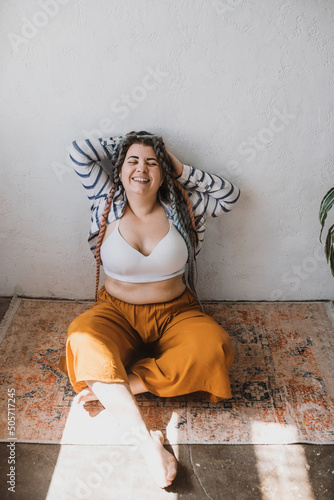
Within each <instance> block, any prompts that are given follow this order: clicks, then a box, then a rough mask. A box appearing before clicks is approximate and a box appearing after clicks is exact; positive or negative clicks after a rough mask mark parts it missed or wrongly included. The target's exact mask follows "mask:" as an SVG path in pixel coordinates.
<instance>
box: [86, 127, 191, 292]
mask: <svg viewBox="0 0 334 500" xmlns="http://www.w3.org/2000/svg"><path fill="white" fill-rule="evenodd" d="M132 144H143V145H144V146H151V147H153V149H154V152H155V154H156V157H157V159H158V162H159V165H160V166H161V168H162V171H163V182H162V185H161V187H160V194H161V197H162V198H163V199H165V200H166V201H169V202H170V203H171V215H172V218H173V222H174V224H175V226H176V227H177V229H178V230H179V232H180V233H181V235H182V236H183V239H184V241H185V243H186V245H187V249H188V261H187V266H186V273H185V280H186V284H187V286H188V287H189V288H190V289H191V291H192V292H193V293H194V295H195V297H196V298H197V299H198V297H197V292H196V279H197V269H196V246H197V232H196V228H195V220H194V214H193V211H192V207H191V203H190V200H189V197H188V195H187V193H186V191H185V189H184V188H183V187H182V186H181V184H180V183H179V182H177V180H176V179H175V178H174V177H173V165H172V162H171V159H170V157H169V155H168V153H167V151H166V148H165V145H164V142H163V140H162V138H161V137H159V136H156V135H153V134H149V133H148V132H145V131H142V132H130V133H129V134H127V135H126V136H125V137H124V139H122V140H121V141H120V143H119V144H118V145H117V147H116V148H115V150H114V153H113V156H112V160H111V171H110V173H109V175H110V177H111V181H112V187H111V190H110V193H109V196H108V200H107V203H106V206H105V209H104V212H103V215H102V220H101V223H100V230H99V234H98V239H97V243H96V286H95V300H96V298H97V292H98V288H99V281H100V266H101V254H100V249H101V243H102V240H103V237H104V234H105V231H106V228H107V220H108V214H109V212H110V209H111V204H112V200H113V197H114V194H115V193H116V192H117V190H118V189H119V188H120V186H121V181H120V176H119V174H120V171H121V168H122V165H123V163H124V160H125V157H126V154H127V151H128V149H129V147H130V146H131V145H132Z"/></svg>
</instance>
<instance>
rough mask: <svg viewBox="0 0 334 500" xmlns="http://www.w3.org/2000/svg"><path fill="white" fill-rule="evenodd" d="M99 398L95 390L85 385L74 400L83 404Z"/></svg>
mask: <svg viewBox="0 0 334 500" xmlns="http://www.w3.org/2000/svg"><path fill="white" fill-rule="evenodd" d="M97 400H98V398H97V397H96V396H95V394H94V392H93V391H92V389H90V388H89V387H85V388H84V389H83V390H82V391H81V392H79V394H77V395H76V396H75V398H74V401H75V402H76V404H78V405H79V404H81V403H82V404H85V403H88V401H97Z"/></svg>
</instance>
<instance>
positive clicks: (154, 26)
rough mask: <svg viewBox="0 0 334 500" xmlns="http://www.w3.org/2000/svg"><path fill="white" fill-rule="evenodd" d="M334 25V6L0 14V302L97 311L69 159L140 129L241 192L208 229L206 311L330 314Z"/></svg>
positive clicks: (44, 6)
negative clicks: (247, 308) (268, 305)
mask: <svg viewBox="0 0 334 500" xmlns="http://www.w3.org/2000/svg"><path fill="white" fill-rule="evenodd" d="M333 17H334V4H333V2H332V1H331V0H294V1H293V2H292V1H290V0H256V1H255V0H253V1H251V0H224V1H223V0H217V1H215V0H211V1H209V0H207V1H204V0H182V2H180V1H178V0H136V1H134V0H94V1H93V0H81V1H80V0H41V1H35V0H15V1H14V0H7V1H3V2H1V4H0V19H1V21H0V23H1V44H0V47H1V58H0V60H1V63H0V64H1V70H2V78H1V91H0V98H1V143H2V147H1V188H0V189H1V204H0V209H1V233H0V245H1V261H0V262H1V275H0V283H1V289H0V294H2V295H10V294H13V293H17V294H20V295H26V296H35V297H59V298H60V297H64V298H76V299H88V298H92V297H93V292H94V272H95V266H94V259H93V257H92V256H91V254H90V251H89V248H88V244H87V241H86V238H87V233H88V229H89V217H90V216H89V203H88V201H87V199H86V196H85V193H84V191H83V189H82V187H81V185H80V182H79V180H78V179H77V178H76V176H75V174H74V173H72V172H71V171H70V169H69V168H68V166H67V148H68V145H69V144H70V142H71V141H72V140H73V139H77V138H84V137H85V136H88V135H90V136H100V135H106V136H110V135H114V134H124V133H126V132H128V131H130V130H140V129H146V130H149V131H152V132H155V133H159V134H162V135H163V136H164V138H165V140H166V143H167V145H168V147H169V148H170V150H171V151H172V152H173V153H174V154H175V155H176V156H178V157H179V158H180V160H181V161H183V162H184V163H188V164H193V165H194V166H197V167H200V168H203V169H206V170H208V171H211V172H215V173H218V174H222V175H225V176H226V177H228V178H230V179H231V180H232V181H234V182H235V183H237V184H238V185H239V186H240V188H241V189H242V198H241V200H240V202H239V203H238V205H237V206H236V207H235V208H234V210H233V211H232V212H231V213H230V214H228V215H226V216H222V217H221V218H220V219H214V220H211V221H210V222H209V223H208V230H207V236H206V242H205V244H204V248H203V250H202V252H201V254H200V258H199V270H200V285H199V292H200V296H201V297H202V298H203V299H219V300H306V299H312V300H313V299H333V295H334V294H333V289H334V279H333V278H332V276H331V274H330V270H329V267H328V265H327V263H326V262H325V258H324V255H323V247H322V246H321V245H320V243H319V240H318V237H319V228H320V226H319V221H318V210H319V205H320V201H321V199H322V197H323V195H324V194H325V193H326V192H327V191H328V189H329V188H330V187H332V186H333V185H334V176H333V159H334V158H333V157H334V154H333V152H334V146H333V132H334V130H333V123H334V121H333V118H334V116H333V115H334V102H333V94H334V92H333V88H334V77H333V57H334V43H333V33H334V30H333V27H334V25H333ZM36 25H38V27H36ZM152 71H158V72H159V75H160V76H156V80H153V79H152V78H150V77H148V76H146V75H148V74H149V73H150V72H152ZM143 84H145V85H146V87H150V89H148V90H144V91H143V89H140V88H139V89H138V86H139V87H140V86H142V85H143ZM153 86H155V88H152V87H153ZM123 95H130V96H131V103H130V105H125V104H124V103H123V104H121V100H122V96H123ZM282 114H283V115H284V117H283V119H282V117H281V118H280V116H281V115H282ZM254 141H255V142H254Z"/></svg>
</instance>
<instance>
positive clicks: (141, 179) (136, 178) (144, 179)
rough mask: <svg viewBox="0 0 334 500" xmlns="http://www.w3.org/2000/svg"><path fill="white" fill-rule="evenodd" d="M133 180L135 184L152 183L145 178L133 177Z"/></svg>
mask: <svg viewBox="0 0 334 500" xmlns="http://www.w3.org/2000/svg"><path fill="white" fill-rule="evenodd" d="M132 180H133V181H135V182H141V183H143V184H146V183H147V182H150V179H146V178H145V177H132Z"/></svg>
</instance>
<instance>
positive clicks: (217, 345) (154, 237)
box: [64, 132, 239, 488]
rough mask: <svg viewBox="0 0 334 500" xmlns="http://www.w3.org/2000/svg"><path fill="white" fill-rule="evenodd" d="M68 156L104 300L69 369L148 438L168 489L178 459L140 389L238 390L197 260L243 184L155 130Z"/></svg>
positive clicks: (219, 394) (146, 450)
mask: <svg viewBox="0 0 334 500" xmlns="http://www.w3.org/2000/svg"><path fill="white" fill-rule="evenodd" d="M70 157H71V160H72V161H73V163H74V168H75V170H76V172H77V174H78V175H79V177H80V179H81V182H82V184H83V186H84V187H85V189H86V191H87V195H88V198H89V200H90V202H91V211H92V218H91V230H90V235H89V239H88V240H89V243H90V247H91V250H92V251H93V253H94V255H95V256H96V261H97V283H96V301H95V303H94V305H93V306H92V307H91V308H90V309H89V310H88V311H86V312H85V313H83V314H81V315H80V316H79V317H78V318H76V319H75V320H74V321H73V322H72V323H71V325H70V327H69V330H68V337H67V345H66V368H64V370H65V371H66V373H67V374H68V376H69V378H70V382H71V384H72V386H73V388H74V390H75V391H76V392H77V393H78V396H76V398H77V401H78V403H81V404H83V403H85V402H87V401H91V400H96V399H98V400H99V401H100V402H101V403H102V405H103V406H104V407H105V408H106V409H107V411H109V412H111V414H112V415H113V419H114V421H115V425H116V424H117V425H119V428H120V429H121V430H122V432H124V431H125V430H127V431H128V432H129V431H131V433H133V434H134V435H135V436H137V437H138V436H140V444H139V449H140V451H141V453H142V455H143V456H144V458H145V460H146V462H147V464H148V466H149V469H150V471H151V473H152V475H153V477H154V478H155V481H156V482H157V483H158V484H159V486H160V487H162V488H165V487H167V486H169V485H170V484H171V483H172V481H173V479H174V478H175V476H176V471H177V463H176V460H175V458H174V456H173V455H172V454H170V453H169V452H168V451H167V450H166V449H165V448H164V447H163V444H162V443H163V437H162V433H161V432H160V431H152V430H151V429H149V428H148V426H147V425H146V424H145V422H144V421H143V419H142V416H141V414H140V411H139V408H138V406H137V404H136V401H135V398H134V395H135V394H139V393H143V392H147V391H148V392H151V393H153V394H155V395H157V396H160V397H172V396H179V395H182V394H189V393H193V392H200V393H202V394H204V395H205V396H206V397H207V398H208V399H209V400H210V401H212V402H217V401H220V400H221V399H223V398H230V397H231V391H230V384H229V378H228V369H229V368H230V366H231V364H232V361H233V347H232V343H231V340H230V338H229V336H228V335H227V333H226V332H225V330H224V329H223V328H221V327H220V326H219V325H218V324H217V323H216V322H215V321H214V320H213V319H212V318H210V317H209V316H207V315H205V314H204V313H203V311H202V309H201V306H200V304H199V302H198V299H197V294H196V290H195V281H196V276H195V274H196V264H195V259H196V255H197V254H198V252H199V250H200V248H201V245H202V242H203V237H204V231H205V222H206V218H207V217H208V216H213V217H215V216H217V215H218V214H219V213H221V212H227V211H229V210H230V209H231V208H232V206H233V204H234V203H235V202H236V201H237V199H238V198H239V190H238V188H237V187H235V186H233V185H232V184H231V183H230V182H229V181H227V180H224V179H222V178H220V177H218V176H216V175H209V174H207V173H205V172H203V171H201V170H198V169H195V168H194V167H190V166H187V165H182V164H181V162H180V161H179V160H177V159H176V158H175V156H173V155H172V154H171V153H169V152H167V151H166V149H165V146H164V143H163V141H162V139H161V137H158V136H155V135H152V134H148V133H147V132H139V133H136V132H130V133H129V134H127V135H126V136H125V137H123V138H110V139H107V140H103V139H93V140H85V141H80V142H73V145H72V149H71V153H70ZM101 162H103V163H101ZM101 261H102V264H103V267H104V270H105V274H106V280H105V284H104V286H103V287H102V288H101V289H100V290H99V270H100V263H101ZM143 349H146V354H143ZM147 349H150V351H149V353H147ZM140 353H141V354H140Z"/></svg>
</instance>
